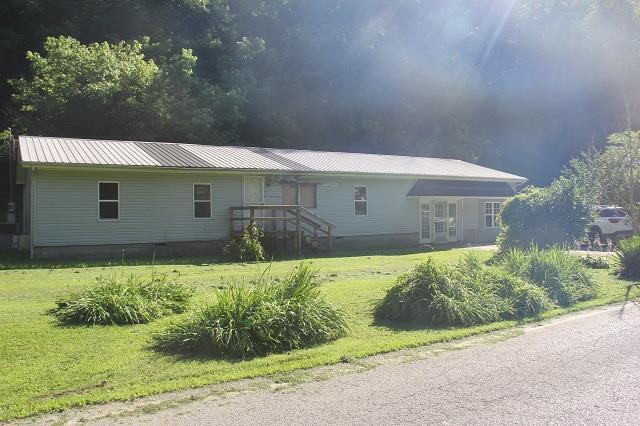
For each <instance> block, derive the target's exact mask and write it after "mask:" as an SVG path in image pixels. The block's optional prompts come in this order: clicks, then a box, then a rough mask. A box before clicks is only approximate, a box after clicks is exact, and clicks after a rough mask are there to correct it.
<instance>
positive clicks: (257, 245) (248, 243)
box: [222, 225, 265, 262]
mask: <svg viewBox="0 0 640 426" xmlns="http://www.w3.org/2000/svg"><path fill="white" fill-rule="evenodd" d="M263 236H264V233H263V232H262V229H260V228H259V227H258V226H257V225H249V226H247V227H245V228H244V229H243V230H242V235H241V236H240V237H238V238H234V239H233V240H231V241H229V242H228V243H227V245H226V246H224V247H223V249H222V253H223V254H224V255H225V256H226V257H228V258H230V259H233V260H239V261H241V262H246V261H260V260H264V254H265V252H264V247H263V245H262V237H263Z"/></svg>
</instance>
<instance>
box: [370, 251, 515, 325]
mask: <svg viewBox="0 0 640 426" xmlns="http://www.w3.org/2000/svg"><path fill="white" fill-rule="evenodd" d="M466 261H468V262H475V260H473V259H471V258H469V259H467V260H466ZM463 266H464V265H458V267H451V266H447V265H437V264H436V263H435V262H434V261H433V260H432V259H431V258H428V259H427V260H426V261H425V262H423V263H421V264H419V265H418V266H416V268H415V269H414V270H413V271H411V272H409V273H406V274H403V275H401V276H400V277H399V278H398V279H397V281H396V284H395V285H394V286H393V287H392V288H391V289H389V291H388V292H387V294H386V295H385V297H384V298H383V299H382V300H380V301H379V302H378V304H377V306H376V308H375V315H376V317H377V318H378V319H386V320H393V321H401V322H409V323H420V324H428V325H465V326H468V325H474V324H484V323H489V322H492V321H497V320H498V319H500V311H501V310H502V309H501V303H500V300H499V299H498V298H497V297H496V295H495V294H494V293H493V291H492V290H491V289H490V288H488V287H487V286H485V285H484V284H483V283H482V282H480V281H479V280H477V279H473V277H470V276H467V277H465V276H464V275H463V274H462V273H461V271H462V270H464V268H463ZM476 278H477V277H476Z"/></svg>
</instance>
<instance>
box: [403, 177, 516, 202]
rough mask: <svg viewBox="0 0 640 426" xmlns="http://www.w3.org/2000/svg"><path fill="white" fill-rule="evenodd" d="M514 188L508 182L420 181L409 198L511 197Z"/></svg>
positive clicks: (409, 194)
mask: <svg viewBox="0 0 640 426" xmlns="http://www.w3.org/2000/svg"><path fill="white" fill-rule="evenodd" d="M512 195H515V191H514V190H513V188H512V187H511V186H510V185H509V184H508V183H506V182H483V181H475V180H444V179H419V180H418V181H417V182H416V184H415V185H413V188H411V190H410V191H409V193H408V194H407V197H497V198H504V197H511V196H512Z"/></svg>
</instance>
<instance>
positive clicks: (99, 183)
mask: <svg viewBox="0 0 640 426" xmlns="http://www.w3.org/2000/svg"><path fill="white" fill-rule="evenodd" d="M103 183H115V184H116V185H118V199H117V200H103V199H101V198H100V185H101V184H103ZM103 202H107V203H114V202H115V203H118V218H117V219H103V218H101V217H100V203H103ZM119 220H120V182H119V181H117V180H99V181H98V222H118V221H119Z"/></svg>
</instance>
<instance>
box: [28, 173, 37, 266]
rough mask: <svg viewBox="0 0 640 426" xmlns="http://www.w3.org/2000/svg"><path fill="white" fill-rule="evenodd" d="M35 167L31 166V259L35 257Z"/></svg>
mask: <svg viewBox="0 0 640 426" xmlns="http://www.w3.org/2000/svg"><path fill="white" fill-rule="evenodd" d="M35 221H36V168H35V167H31V223H30V225H31V229H30V230H31V238H29V239H30V240H31V241H30V242H31V259H33V258H34V257H35V253H34V247H35V243H36V224H35Z"/></svg>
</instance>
